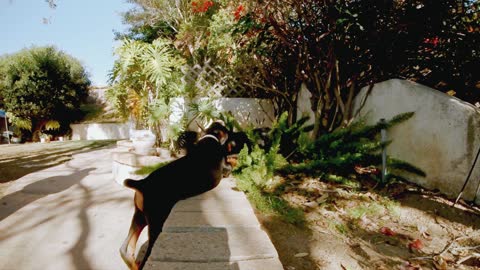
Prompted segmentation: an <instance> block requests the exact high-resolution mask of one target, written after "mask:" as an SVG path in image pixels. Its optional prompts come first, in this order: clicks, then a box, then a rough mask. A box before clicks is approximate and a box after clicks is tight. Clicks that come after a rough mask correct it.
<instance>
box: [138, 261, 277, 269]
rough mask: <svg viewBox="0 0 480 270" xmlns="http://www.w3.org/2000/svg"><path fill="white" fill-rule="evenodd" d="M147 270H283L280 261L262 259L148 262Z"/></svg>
mask: <svg viewBox="0 0 480 270" xmlns="http://www.w3.org/2000/svg"><path fill="white" fill-rule="evenodd" d="M144 269H145V270H154V269H168V270H279V269H283V266H282V264H281V263H280V261H279V260H278V259H260V260H251V261H238V262H215V263H185V262H148V263H147V264H146V265H145V268H144Z"/></svg>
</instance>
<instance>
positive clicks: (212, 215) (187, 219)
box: [163, 209, 260, 232]
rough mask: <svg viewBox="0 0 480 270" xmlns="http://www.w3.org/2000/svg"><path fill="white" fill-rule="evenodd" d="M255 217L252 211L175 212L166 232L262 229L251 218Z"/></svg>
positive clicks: (171, 215)
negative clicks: (208, 229) (241, 228)
mask: <svg viewBox="0 0 480 270" xmlns="http://www.w3.org/2000/svg"><path fill="white" fill-rule="evenodd" d="M250 215H254V213H253V210H252V209H248V210H243V211H236V212H234V213H233V212H204V213H202V212H173V213H171V214H170V216H169V217H168V220H167V221H166V222H165V225H164V227H163V228H164V231H166V232H181V231H192V229H196V228H198V229H202V228H208V227H221V228H236V227H250V228H260V223H259V222H258V221H257V219H251V218H249V217H250Z"/></svg>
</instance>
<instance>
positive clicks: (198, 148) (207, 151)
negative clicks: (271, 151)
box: [120, 122, 229, 270]
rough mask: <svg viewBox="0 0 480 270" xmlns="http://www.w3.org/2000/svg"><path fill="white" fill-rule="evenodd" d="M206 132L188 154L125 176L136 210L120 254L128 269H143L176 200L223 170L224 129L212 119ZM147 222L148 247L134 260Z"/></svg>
mask: <svg viewBox="0 0 480 270" xmlns="http://www.w3.org/2000/svg"><path fill="white" fill-rule="evenodd" d="M206 133H207V134H206V135H205V136H203V137H202V138H201V139H200V140H198V142H197V143H196V144H195V145H194V146H193V147H191V149H190V150H189V152H188V153H187V155H185V156H184V157H181V158H179V159H177V160H175V161H172V162H171V163H168V164H167V165H165V166H163V167H161V168H159V169H158V170H156V171H154V172H153V173H152V174H150V175H149V176H147V177H146V178H144V179H143V180H139V181H135V180H130V179H127V180H125V181H124V185H125V186H127V187H129V188H132V189H134V190H135V197H134V204H135V212H134V214H133V218H132V224H131V226H130V231H129V233H128V236H127V238H126V239H125V241H124V243H123V245H122V247H121V248H120V254H121V256H122V258H123V260H124V261H125V263H126V264H127V265H128V266H129V267H130V269H135V270H136V269H142V268H143V266H144V265H145V262H146V261H147V258H148V256H149V255H150V253H151V251H152V247H153V244H154V243H155V240H156V239H157V237H158V235H159V234H160V233H161V232H162V227H163V224H164V222H165V220H166V219H167V217H168V215H169V214H170V211H171V210H172V208H173V206H174V205H175V203H177V202H178V201H179V200H183V199H186V198H189V197H192V196H195V195H198V194H201V193H204V192H206V191H208V190H211V189H213V188H215V187H216V186H217V185H218V184H219V183H220V180H221V179H222V174H223V173H225V171H224V168H225V163H226V162H227V155H228V154H229V153H228V151H227V148H228V147H226V145H224V144H225V142H226V141H227V138H228V131H227V129H226V128H225V127H224V126H223V125H221V124H219V123H218V122H215V123H213V124H212V125H211V126H210V127H209V128H208V129H207V130H206ZM147 225H148V247H147V250H146V253H145V256H144V258H143V260H142V261H141V263H139V264H137V263H136V261H135V249H136V245H137V240H138V237H139V235H140V233H141V232H142V230H143V229H144V228H145V226H147Z"/></svg>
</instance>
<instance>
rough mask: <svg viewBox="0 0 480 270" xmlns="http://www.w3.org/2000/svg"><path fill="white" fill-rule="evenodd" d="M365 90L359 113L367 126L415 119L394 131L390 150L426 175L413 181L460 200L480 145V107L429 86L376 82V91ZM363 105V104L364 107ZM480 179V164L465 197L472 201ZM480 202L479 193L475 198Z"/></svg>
mask: <svg viewBox="0 0 480 270" xmlns="http://www.w3.org/2000/svg"><path fill="white" fill-rule="evenodd" d="M367 93H368V88H364V89H362V90H361V92H360V93H359V94H358V95H357V97H356V98H355V103H354V112H358V117H361V118H363V119H364V120H365V121H366V123H367V124H373V123H375V122H378V121H379V120H380V119H381V118H386V119H390V118H392V117H394V116H395V115H398V114H400V113H405V112H412V111H413V112H415V115H414V116H413V118H411V119H409V120H408V121H406V122H404V123H402V124H400V125H398V126H397V127H394V128H392V129H391V130H390V131H389V134H388V137H389V139H393V142H392V144H391V145H389V146H388V148H387V152H388V154H389V155H391V156H392V157H395V158H399V159H402V160H405V161H407V162H409V163H411V164H413V165H415V166H417V167H419V168H421V169H422V170H424V171H425V172H426V173H427V177H425V178H422V177H416V176H408V179H410V180H412V181H413V182H415V183H417V184H419V185H422V186H424V187H427V188H430V189H439V190H440V191H441V192H442V193H445V194H446V195H448V196H450V197H452V198H454V197H456V196H457V195H458V194H459V192H460V190H461V188H462V186H463V184H464V182H465V179H466V177H467V174H468V172H469V170H470V168H471V166H472V164H473V161H474V159H475V155H476V154H477V151H478V149H479V147H480V110H479V109H478V108H476V107H475V106H473V105H471V104H469V103H466V102H463V101H461V100H459V99H457V98H455V97H451V96H448V95H446V94H444V93H442V92H440V91H437V90H434V89H431V88H429V87H426V86H423V85H420V84H417V83H414V82H410V81H404V80H397V79H395V80H389V81H385V82H382V83H378V84H376V85H375V86H374V87H373V89H372V91H371V93H369V94H368V96H367ZM362 104H363V106H362ZM479 181H480V162H479V164H477V165H476V167H475V169H474V170H473V174H472V176H471V179H470V182H469V184H468V185H467V187H466V189H465V193H464V194H463V198H464V199H466V200H473V199H474V197H475V193H476V192H477V187H478V185H479ZM476 203H477V204H480V194H477V196H476Z"/></svg>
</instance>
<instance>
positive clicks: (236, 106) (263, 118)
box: [170, 98, 275, 130]
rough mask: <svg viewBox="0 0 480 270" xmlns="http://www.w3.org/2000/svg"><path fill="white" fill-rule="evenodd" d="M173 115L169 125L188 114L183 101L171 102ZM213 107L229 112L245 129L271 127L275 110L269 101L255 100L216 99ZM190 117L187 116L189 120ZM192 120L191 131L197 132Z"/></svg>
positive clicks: (179, 99)
mask: <svg viewBox="0 0 480 270" xmlns="http://www.w3.org/2000/svg"><path fill="white" fill-rule="evenodd" d="M173 104H174V106H173V108H172V109H173V113H172V116H171V117H170V122H171V123H176V122H178V121H180V119H181V118H182V116H183V114H184V113H185V112H188V111H189V110H188V108H186V106H187V105H186V103H185V101H184V100H183V99H181V98H177V99H174V101H173ZM213 106H214V107H215V108H216V109H217V110H218V111H220V112H223V113H225V112H230V113H232V115H233V116H234V117H235V119H236V120H237V121H238V122H239V124H240V125H241V126H242V127H243V128H245V127H247V126H249V125H253V126H254V127H271V126H272V122H273V119H275V108H274V105H273V102H272V101H271V100H269V99H257V98H218V99H216V100H214V101H213ZM191 119H192V116H191V115H190V116H189V120H191ZM195 121H197V120H194V121H193V122H192V123H191V125H190V127H189V128H190V129H191V130H197V129H198V125H197V123H195Z"/></svg>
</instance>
